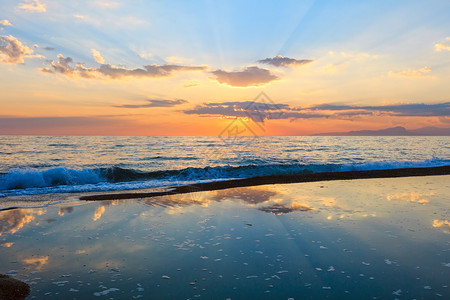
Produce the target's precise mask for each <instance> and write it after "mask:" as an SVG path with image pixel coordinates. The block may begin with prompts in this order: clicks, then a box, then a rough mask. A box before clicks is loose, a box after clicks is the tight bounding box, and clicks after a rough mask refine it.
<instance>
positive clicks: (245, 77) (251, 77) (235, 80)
mask: <svg viewBox="0 0 450 300" xmlns="http://www.w3.org/2000/svg"><path fill="white" fill-rule="evenodd" d="M211 73H212V74H214V75H215V76H216V78H215V79H216V80H217V81H218V82H220V83H224V84H228V85H231V86H237V87H247V86H257V85H261V84H265V83H269V82H271V81H273V80H276V79H278V77H277V76H275V75H273V74H272V73H271V72H270V71H269V70H267V69H261V68H259V67H247V68H245V69H244V70H243V71H236V72H227V71H223V70H216V71H213V72H211Z"/></svg>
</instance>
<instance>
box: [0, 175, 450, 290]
mask: <svg viewBox="0 0 450 300" xmlns="http://www.w3.org/2000/svg"><path fill="white" fill-rule="evenodd" d="M449 179H450V176H449V175H440V176H415V177H399V178H372V179H358V180H333V181H317V182H304V183H292V184H280V183H277V184H262V185H257V186H252V185H248V186H242V187H236V188H228V189H215V190H213V189H212V190H210V191H203V192H189V193H182V194H172V195H170V194H169V195H163V196H156V197H147V198H145V197H141V198H138V199H128V200H105V201H72V202H64V203H60V204H55V205H50V206H45V207H39V208H24V209H11V210H6V211H0V220H1V221H0V222H1V223H0V224H1V235H0V245H1V248H0V250H1V252H2V255H1V257H0V262H1V263H0V266H1V270H0V273H2V274H7V275H10V276H13V277H14V278H16V279H19V280H22V281H24V282H26V283H28V284H29V285H30V287H31V293H30V296H29V298H30V299H34V298H36V299H42V298H63V297H68V298H71V299H85V298H90V297H103V298H108V299H130V298H141V297H142V298H145V297H149V295H151V296H152V297H154V298H172V299H196V298H204V299H211V298H223V299H227V298H230V299H242V298H255V297H257V298H258V299H283V298H284V299H289V298H294V299H317V298H329V299H355V298H359V299H372V298H374V297H376V298H378V299H385V298H396V297H401V296H407V297H408V298H417V299H421V298H426V299H430V298H431V299H433V298H441V297H442V298H443V299H445V298H448V297H449V296H450V292H449V288H448V286H447V285H448V280H447V279H448V278H449V277H450V255H449V251H450V239H449V237H450V235H449V234H450V223H449V211H448V194H449V192H450V185H449V182H450V180H449ZM115 194H117V193H115ZM85 196H88V195H85Z"/></svg>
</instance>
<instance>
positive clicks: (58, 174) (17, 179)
mask: <svg viewBox="0 0 450 300" xmlns="http://www.w3.org/2000/svg"><path fill="white" fill-rule="evenodd" d="M448 164H449V162H448V161H446V160H442V159H439V158H433V159H429V160H424V161H416V162H412V161H391V162H389V161H379V162H364V163H351V164H301V163H299V162H298V161H293V162H292V163H283V164H263V163H260V164H246V165H243V166H230V165H225V166H211V167H209V166H208V167H204V168H194V167H190V168H184V169H178V170H160V171H150V172H149V171H142V170H137V169H127V168H121V167H116V166H113V167H107V168H92V169H80V170H78V169H71V168H62V167H59V168H50V169H45V170H42V169H35V168H22V169H21V168H19V169H14V170H11V171H10V172H8V173H4V174H0V197H1V196H11V195H26V194H44V193H70V192H87V191H106V190H119V189H124V190H125V189H140V188H151V187H161V186H168V185H179V184H186V183H196V182H201V181H215V180H226V179H231V178H251V177H258V176H269V175H283V174H306V173H318V172H339V171H363V170H382V169H396V168H417V167H437V166H445V165H448Z"/></svg>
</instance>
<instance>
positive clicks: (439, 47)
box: [434, 37, 450, 52]
mask: <svg viewBox="0 0 450 300" xmlns="http://www.w3.org/2000/svg"><path fill="white" fill-rule="evenodd" d="M446 40H447V41H450V37H448V38H446ZM434 50H435V51H437V52H440V51H450V44H449V43H436V44H434Z"/></svg>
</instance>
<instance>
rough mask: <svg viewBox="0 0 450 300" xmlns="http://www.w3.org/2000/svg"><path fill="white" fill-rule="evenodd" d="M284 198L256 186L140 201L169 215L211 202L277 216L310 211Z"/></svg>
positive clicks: (303, 205)
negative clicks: (239, 205)
mask: <svg viewBox="0 0 450 300" xmlns="http://www.w3.org/2000/svg"><path fill="white" fill-rule="evenodd" d="M285 196H286V195H284V193H282V192H281V191H278V190H276V189H275V188H273V187H265V186H258V187H242V188H233V189H225V190H218V191H209V192H199V193H197V195H196V197H191V195H189V194H186V195H183V194H179V195H169V196H160V197H153V198H147V199H144V200H140V201H141V202H142V203H144V204H145V205H148V206H162V207H166V208H167V209H168V211H167V212H168V213H169V214H174V213H177V212H179V211H180V210H183V207H186V206H190V205H201V206H204V207H207V206H208V204H209V203H211V202H212V201H215V202H222V201H240V202H241V203H242V204H245V205H247V206H250V207H253V208H255V209H258V210H261V211H263V212H267V213H273V214H277V215H279V214H285V213H290V212H293V211H308V210H311V209H312V208H310V207H309V206H308V205H305V204H303V203H301V202H299V201H298V200H292V199H288V198H286V197H285Z"/></svg>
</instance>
